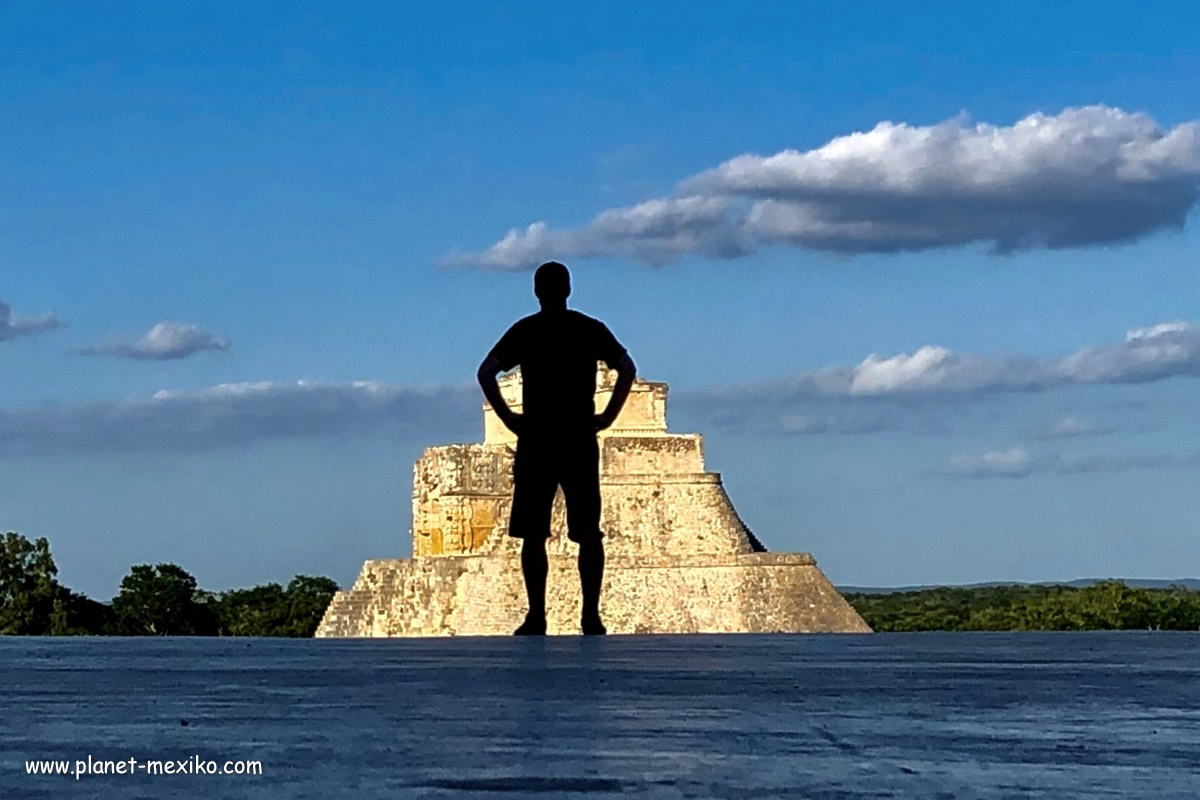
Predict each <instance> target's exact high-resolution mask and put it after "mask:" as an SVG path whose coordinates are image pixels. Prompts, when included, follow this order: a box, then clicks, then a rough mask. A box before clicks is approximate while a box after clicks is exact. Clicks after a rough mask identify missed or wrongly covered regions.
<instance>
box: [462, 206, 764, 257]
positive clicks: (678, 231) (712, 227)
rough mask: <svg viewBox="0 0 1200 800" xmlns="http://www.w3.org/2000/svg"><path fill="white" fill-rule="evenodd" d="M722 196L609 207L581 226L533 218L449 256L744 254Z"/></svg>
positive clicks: (746, 248) (739, 234) (671, 255)
mask: <svg viewBox="0 0 1200 800" xmlns="http://www.w3.org/2000/svg"><path fill="white" fill-rule="evenodd" d="M728 212H729V202H728V201H727V200H725V199H723V198H720V197H704V196H699V195H693V196H689V197H676V198H659V199H656V200H648V201H646V202H644V203H639V204H638V205H635V206H630V207H628V208H611V209H609V210H607V211H604V212H602V213H601V214H600V215H599V216H597V217H596V218H595V219H593V220H592V221H591V222H590V223H588V224H587V225H586V226H584V227H582V228H577V229H573V230H565V231H555V230H551V229H550V228H549V227H548V226H547V225H546V223H545V222H535V223H533V224H532V225H530V226H528V227H527V228H525V229H524V230H519V229H517V228H513V229H512V230H510V231H509V232H508V233H507V234H505V236H504V238H503V239H501V240H500V241H499V242H497V243H496V244H494V245H492V246H491V247H489V248H488V249H487V250H485V251H483V252H482V253H472V254H467V255H456V256H450V257H448V258H446V259H445V263H446V264H448V265H451V266H481V267H486V268H489V269H502V270H524V269H532V268H533V267H536V266H537V265H538V264H541V263H542V262H544V261H548V260H550V259H553V258H566V257H568V256H573V257H580V258H593V257H604V256H614V255H619V256H624V257H629V258H634V259H637V260H639V261H644V262H647V263H650V264H655V265H661V264H665V263H667V262H669V261H673V260H675V259H677V258H679V257H680V256H682V255H685V254H687V253H703V254H705V255H712V256H718V257H724V258H732V257H736V256H741V255H745V254H746V253H748V252H749V249H748V245H747V244H746V243H744V242H742V241H741V233H740V231H739V230H738V225H737V224H736V222H735V220H733V219H732V218H731V217H730V215H729V213H728Z"/></svg>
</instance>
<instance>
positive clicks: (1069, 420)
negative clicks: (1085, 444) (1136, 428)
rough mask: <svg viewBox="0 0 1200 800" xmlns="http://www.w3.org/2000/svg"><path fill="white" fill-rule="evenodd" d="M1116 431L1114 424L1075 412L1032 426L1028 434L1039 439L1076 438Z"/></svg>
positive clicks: (1029, 436)
mask: <svg viewBox="0 0 1200 800" xmlns="http://www.w3.org/2000/svg"><path fill="white" fill-rule="evenodd" d="M1115 431H1116V428H1114V427H1113V426H1112V425H1102V424H1100V423H1098V422H1093V421H1092V420H1089V419H1085V418H1083V417H1079V416H1076V415H1074V414H1068V415H1067V416H1065V417H1060V418H1059V419H1056V420H1054V421H1053V422H1049V423H1044V424H1041V425H1036V426H1034V427H1032V428H1030V429H1029V431H1028V432H1027V434H1026V435H1027V437H1028V438H1030V439H1039V440H1048V439H1076V438H1082V437H1085V436H1107V435H1108V434H1110V433H1114V432H1115Z"/></svg>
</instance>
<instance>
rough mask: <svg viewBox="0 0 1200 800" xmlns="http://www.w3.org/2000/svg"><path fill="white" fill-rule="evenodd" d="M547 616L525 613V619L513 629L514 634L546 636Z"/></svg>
mask: <svg viewBox="0 0 1200 800" xmlns="http://www.w3.org/2000/svg"><path fill="white" fill-rule="evenodd" d="M545 635H546V618H545V617H533V616H530V615H528V614H526V615H525V621H524V622H522V623H521V624H520V626H519V627H518V628H517V629H516V630H515V631H513V636H545Z"/></svg>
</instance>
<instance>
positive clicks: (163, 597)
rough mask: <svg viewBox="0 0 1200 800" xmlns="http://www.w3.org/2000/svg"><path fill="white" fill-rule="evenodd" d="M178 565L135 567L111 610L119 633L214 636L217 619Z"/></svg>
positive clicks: (192, 581)
mask: <svg viewBox="0 0 1200 800" xmlns="http://www.w3.org/2000/svg"><path fill="white" fill-rule="evenodd" d="M205 600H206V597H205V595H204V593H202V592H200V591H198V590H197V588H196V579H195V578H193V577H192V576H191V575H190V574H188V572H187V571H185V570H184V569H183V568H182V567H180V566H179V565H177V564H159V565H157V566H154V567H152V566H150V565H149V564H138V565H137V566H134V567H133V568H132V569H130V571H129V574H128V575H126V576H125V577H124V578H122V579H121V591H120V593H119V594H117V596H116V597H114V598H113V601H112V608H113V613H114V614H115V615H116V620H117V625H118V628H119V630H120V632H121V633H125V634H131V635H135V636H136V635H142V636H146V635H149V636H203V635H209V634H212V633H215V632H216V628H217V625H216V615H215V614H214V613H213V609H212V608H211V607H210V605H209V604H208V603H207V602H205Z"/></svg>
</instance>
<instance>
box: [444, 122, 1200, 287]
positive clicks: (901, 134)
mask: <svg viewBox="0 0 1200 800" xmlns="http://www.w3.org/2000/svg"><path fill="white" fill-rule="evenodd" d="M1198 192H1200V122H1195V121H1193V122H1187V123H1183V124H1179V125H1176V126H1174V127H1171V128H1164V127H1163V126H1160V125H1159V124H1158V123H1157V122H1156V121H1155V120H1154V119H1152V118H1151V117H1149V116H1147V115H1145V114H1141V113H1130V112H1126V111H1123V110H1121V109H1118V108H1109V107H1106V106H1088V107H1083V108H1068V109H1066V110H1064V111H1062V112H1061V113H1059V114H1056V115H1047V114H1042V113H1037V114H1031V115H1029V116H1027V117H1025V118H1023V119H1021V120H1018V121H1017V122H1016V123H1014V124H1012V125H1008V126H997V125H991V124H987V123H977V124H970V123H968V122H967V121H966V120H964V119H961V118H958V119H952V120H948V121H945V122H942V123H940V124H937V125H929V126H914V125H906V124H898V123H892V122H881V123H879V124H878V125H876V126H875V127H874V128H873V129H871V130H869V131H865V132H858V133H852V134H849V135H846V136H840V137H837V138H835V139H833V140H831V141H830V142H828V143H826V144H825V145H823V146H821V147H818V148H815V149H812V150H805V151H800V150H784V151H782V152H779V153H776V154H774V155H770V156H762V155H753V154H746V155H741V156H738V157H736V158H733V159H731V160H729V161H726V162H725V163H723V164H721V165H719V166H717V167H715V168H713V169H711V170H707V171H705V172H702V173H700V174H699V175H696V176H694V177H692V178H689V179H687V180H685V181H683V182H682V183H681V184H680V187H679V191H678V193H677V194H676V195H675V196H673V197H665V198H658V199H654V200H650V201H647V202H644V203H641V204H638V205H636V206H632V207H628V208H615V209H609V210H607V211H604V212H602V213H601V214H599V215H598V216H597V217H595V218H594V219H593V220H592V221H591V222H590V223H588V224H586V225H584V226H582V227H579V228H569V229H563V230H556V229H553V228H551V227H549V226H548V225H547V224H546V223H545V222H536V223H534V224H532V225H530V226H528V227H527V228H524V229H516V228H514V229H513V230H511V231H509V232H508V234H507V235H506V236H504V238H502V239H501V240H500V241H499V242H497V243H496V244H494V245H492V246H491V247H489V248H487V249H485V250H483V251H480V252H476V253H469V254H466V255H456V256H452V257H451V258H449V259H448V260H449V261H450V262H452V263H458V264H471V265H476V266H481V267H486V268H493V269H518V270H519V269H529V268H532V267H534V266H536V265H537V264H538V263H540V262H541V261H543V260H545V259H547V258H550V257H559V258H573V257H574V258H591V257H605V256H607V257H626V258H632V259H636V260H640V261H643V262H646V263H650V264H655V265H658V264H663V263H666V262H669V261H671V260H673V259H676V258H678V257H680V256H683V255H686V254H700V255H707V256H716V257H722V258H736V257H739V256H744V255H746V254H748V253H751V252H753V251H754V250H755V248H756V247H760V246H764V245H774V244H787V245H792V246H796V247H802V248H808V249H815V250H823V251H831V252H838V253H857V252H876V253H878V252H894V251H900V250H922V249H927V248H933V247H945V246H952V245H963V244H971V243H980V244H984V245H987V246H989V247H991V248H992V249H994V250H996V251H999V252H1004V251H1011V250H1017V249H1023V248H1034V247H1047V248H1065V247H1082V246H1087V245H1096V244H1104V243H1110V242H1121V241H1129V240H1133V239H1136V238H1138V237H1141V236H1144V235H1146V234H1148V233H1151V232H1153V231H1156V230H1159V229H1163V228H1171V227H1178V226H1180V225H1182V224H1183V222H1184V219H1185V218H1186V216H1187V215H1188V213H1189V211H1190V210H1191V209H1192V208H1193V207H1194V205H1195V204H1196V200H1197V196H1198Z"/></svg>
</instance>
